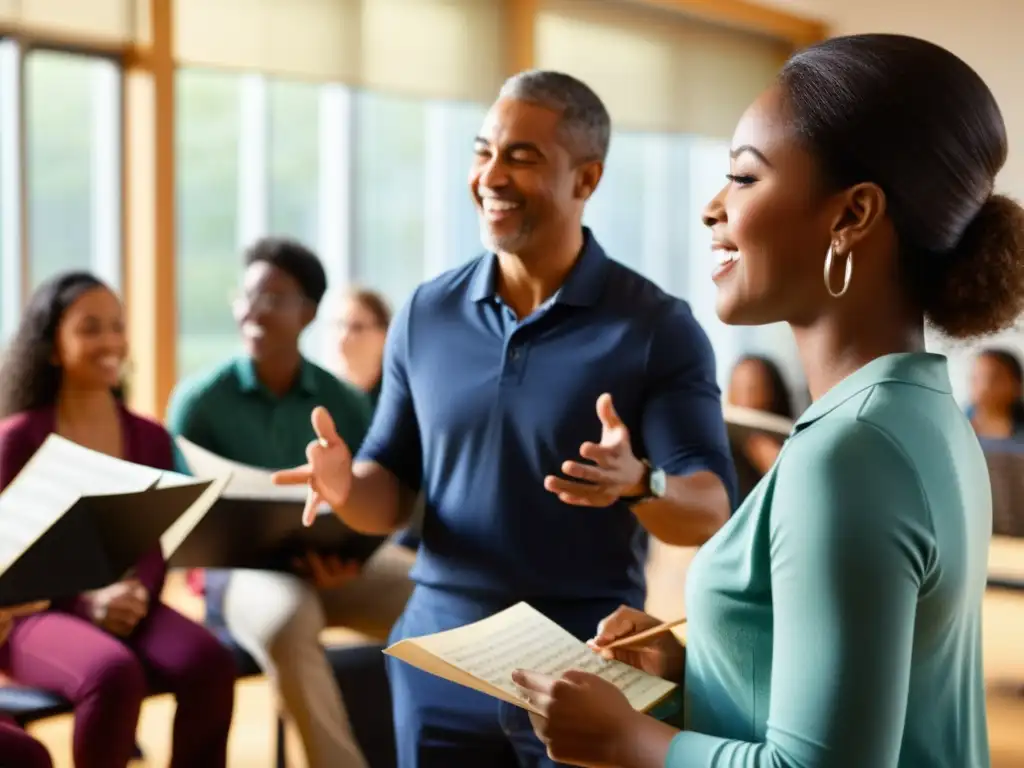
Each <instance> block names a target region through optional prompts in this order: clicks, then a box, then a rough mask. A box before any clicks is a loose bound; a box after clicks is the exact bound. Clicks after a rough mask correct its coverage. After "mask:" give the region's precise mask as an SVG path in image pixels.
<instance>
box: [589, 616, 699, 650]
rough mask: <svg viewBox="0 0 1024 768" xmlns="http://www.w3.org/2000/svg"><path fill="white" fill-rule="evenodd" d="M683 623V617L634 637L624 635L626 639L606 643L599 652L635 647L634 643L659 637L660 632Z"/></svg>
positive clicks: (684, 619) (684, 620)
mask: <svg viewBox="0 0 1024 768" xmlns="http://www.w3.org/2000/svg"><path fill="white" fill-rule="evenodd" d="M685 623H686V618H685V617H684V618H682V619H676V620H675V621H666V622H665V623H664V624H659V625H658V626H656V627H651V628H650V629H645V630H644V631H643V632H637V633H636V634H635V635H626V637H620V638H619V639H618V640H615V641H613V642H611V643H608V645H605V646H602V647H601V650H602V651H608V650H613V649H615V648H626V647H628V646H630V645H635V644H636V643H639V642H640V641H641V640H646V639H647V638H649V637H654V636H655V635H660V634H661V633H662V632H668V631H669V630H670V629H672V628H673V627H678V626H680V625H681V624H685Z"/></svg>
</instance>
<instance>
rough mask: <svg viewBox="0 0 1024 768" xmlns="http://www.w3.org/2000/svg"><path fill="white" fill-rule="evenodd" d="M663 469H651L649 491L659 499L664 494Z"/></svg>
mask: <svg viewBox="0 0 1024 768" xmlns="http://www.w3.org/2000/svg"><path fill="white" fill-rule="evenodd" d="M665 485H666V482H665V470H664V469H652V470H651V493H652V494H654V495H655V496H657V497H658V498H659V499H660V498H662V497H664V496H665Z"/></svg>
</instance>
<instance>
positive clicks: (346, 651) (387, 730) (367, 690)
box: [326, 644, 398, 768]
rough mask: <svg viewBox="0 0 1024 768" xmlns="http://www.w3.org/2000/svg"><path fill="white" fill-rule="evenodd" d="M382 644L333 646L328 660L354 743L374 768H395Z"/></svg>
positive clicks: (393, 740) (392, 729)
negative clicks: (346, 711)
mask: <svg viewBox="0 0 1024 768" xmlns="http://www.w3.org/2000/svg"><path fill="white" fill-rule="evenodd" d="M383 650H384V646H383V645H377V644H372V645H357V646H335V647H329V648H327V649H326V652H327V659H328V661H329V662H330V664H331V669H333V670H334V677H335V679H336V680H337V681H338V688H340V689H341V696H342V699H343V700H344V702H345V709H347V710H348V717H349V722H350V723H351V724H352V733H353V735H354V736H355V737H356V743H358V744H359V748H360V749H361V750H362V751H363V755H364V756H365V757H366V762H367V763H368V764H369V765H371V766H373V768H396V766H397V764H398V758H397V755H396V754H395V727H394V721H393V718H392V710H391V688H390V687H389V685H388V675H387V668H386V667H385V664H384V654H383V653H382V651H383Z"/></svg>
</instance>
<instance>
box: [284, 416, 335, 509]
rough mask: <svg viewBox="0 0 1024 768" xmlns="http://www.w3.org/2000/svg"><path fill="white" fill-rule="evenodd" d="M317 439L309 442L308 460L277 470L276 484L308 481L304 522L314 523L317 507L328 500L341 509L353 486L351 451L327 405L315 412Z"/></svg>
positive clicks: (314, 420)
mask: <svg viewBox="0 0 1024 768" xmlns="http://www.w3.org/2000/svg"><path fill="white" fill-rule="evenodd" d="M311 418H312V421H313V431H314V432H315V433H316V437H317V439H316V440H313V441H312V442H311V443H310V444H309V445H308V446H306V464H304V465H303V466H301V467H295V468H294V469H284V470H281V471H280V472H275V473H274V475H273V481H274V483H275V484H276V485H308V486H309V495H308V496H307V498H306V507H305V509H304V510H303V511H302V522H303V524H305V525H312V524H313V521H314V520H315V519H316V515H317V511H318V510H319V509H320V507H321V506H323V505H324V504H325V503H326V504H329V505H330V506H331V507H332V508H333V509H340V508H341V507H343V506H344V505H345V502H346V501H348V494H349V491H350V490H351V489H352V452H351V451H350V450H349V449H348V446H347V445H345V441H344V440H342V439H341V436H340V435H338V430H337V428H336V427H335V426H334V419H332V418H331V414H330V413H328V412H327V409H326V408H324V407H323V406H317V407H316V408H314V409H313V415H312V417H311Z"/></svg>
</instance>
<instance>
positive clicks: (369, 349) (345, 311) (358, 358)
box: [338, 298, 386, 369]
mask: <svg viewBox="0 0 1024 768" xmlns="http://www.w3.org/2000/svg"><path fill="white" fill-rule="evenodd" d="M385 336H386V329H385V328H383V327H382V326H381V324H380V323H379V322H378V321H377V318H376V316H374V314H373V312H371V311H370V310H369V309H368V308H367V307H366V305H365V304H363V303H362V302H361V301H359V300H358V299H352V298H350V299H346V300H345V302H344V303H343V304H342V307H341V312H340V314H339V317H338V354H339V355H340V356H341V359H342V360H343V361H344V362H345V364H346V366H348V367H350V368H359V369H363V368H365V367H368V366H374V365H375V366H376V367H377V368H378V369H379V368H380V365H381V360H382V359H383V356H384V338H385Z"/></svg>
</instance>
